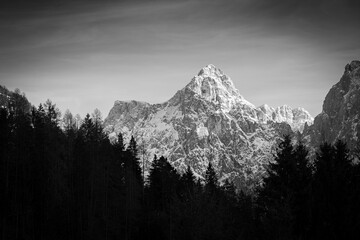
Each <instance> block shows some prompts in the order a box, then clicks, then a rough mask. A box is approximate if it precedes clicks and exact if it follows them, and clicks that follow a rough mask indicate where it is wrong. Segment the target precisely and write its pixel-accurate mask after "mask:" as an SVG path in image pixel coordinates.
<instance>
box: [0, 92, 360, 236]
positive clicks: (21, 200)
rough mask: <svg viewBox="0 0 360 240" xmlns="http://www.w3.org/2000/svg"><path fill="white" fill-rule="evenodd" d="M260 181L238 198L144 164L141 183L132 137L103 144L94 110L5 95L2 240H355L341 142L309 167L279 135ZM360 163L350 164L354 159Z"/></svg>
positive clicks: (156, 163) (355, 202) (356, 178)
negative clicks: (82, 113) (81, 112)
mask: <svg viewBox="0 0 360 240" xmlns="http://www.w3.org/2000/svg"><path fill="white" fill-rule="evenodd" d="M277 149H278V150H277V153H276V154H275V156H274V159H273V161H270V159H269V167H268V170H267V176H266V177H265V178H264V180H263V183H262V184H259V187H258V188H257V189H254V190H253V191H251V193H250V192H246V193H245V192H243V191H240V190H238V189H236V187H235V186H234V185H233V184H232V183H231V182H229V181H226V182H225V183H223V184H220V183H219V181H218V178H217V174H216V172H215V171H214V168H213V166H212V165H211V163H210V164H209V165H208V168H207V171H206V173H205V176H204V179H197V178H196V177H195V176H194V173H193V172H192V170H191V168H190V167H188V169H187V171H186V172H185V173H183V174H180V173H179V172H177V171H176V170H175V169H174V168H173V167H172V165H171V164H170V163H169V162H168V161H167V159H166V158H165V157H163V156H154V159H153V161H152V165H151V167H150V171H149V174H148V176H147V177H146V178H144V176H143V172H142V170H141V164H140V159H139V156H138V146H137V143H136V141H135V139H134V138H132V139H131V140H130V142H129V143H127V142H124V139H123V137H122V135H121V134H119V135H118V139H117V141H116V142H110V140H109V138H108V137H107V135H106V134H105V133H104V131H103V127H102V119H101V117H100V114H99V113H98V112H97V111H95V112H94V113H93V114H92V115H89V114H88V115H86V117H85V118H84V119H83V120H82V121H78V120H77V119H76V118H75V117H73V116H72V114H71V113H70V112H68V111H67V112H66V113H65V114H64V116H63V118H61V116H60V113H59V111H58V110H57V109H56V105H55V104H53V103H51V101H47V102H46V103H44V104H40V105H39V106H38V107H33V106H31V105H30V104H29V102H28V101H27V99H26V97H25V95H24V94H21V93H19V92H14V93H11V98H10V100H9V101H7V102H6V106H5V105H3V106H2V107H1V108H0V236H1V237H0V238H1V239H4V240H6V239H34V240H35V239H36V240H43V239H53V240H57V239H59V240H60V239H74V240H75V239H76V240H85V239H86V240H89V239H104V240H108V239H126V240H127V239H169V240H171V239H174V240H175V239H188V240H202V239H204V240H205V239H206V240H212V239H214V240H220V239H224V240H227V239H229V240H230V239H232V240H234V239H328V240H329V239H358V236H359V235H360V165H359V164H356V161H355V159H356V156H355V155H354V154H350V151H349V149H348V148H347V146H346V143H344V142H342V141H340V140H339V141H337V142H336V143H335V144H328V143H323V144H322V145H321V146H320V148H319V150H318V151H317V153H316V155H315V158H314V160H310V156H309V150H308V149H307V148H306V147H305V146H304V145H303V143H301V142H297V143H295V144H294V143H293V142H292V139H291V137H290V136H284V138H283V140H282V141H281V142H280V143H279V145H278V146H277ZM357 157H359V156H357Z"/></svg>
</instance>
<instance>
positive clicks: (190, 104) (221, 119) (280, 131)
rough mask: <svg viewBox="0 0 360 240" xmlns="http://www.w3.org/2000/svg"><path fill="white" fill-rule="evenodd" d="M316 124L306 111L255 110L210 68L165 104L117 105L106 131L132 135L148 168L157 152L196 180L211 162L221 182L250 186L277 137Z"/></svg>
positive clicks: (263, 107) (222, 75) (228, 80)
mask: <svg viewBox="0 0 360 240" xmlns="http://www.w3.org/2000/svg"><path fill="white" fill-rule="evenodd" d="M312 120H313V119H312V118H311V116H310V114H309V113H308V112H307V111H305V110H304V109H302V108H297V109H291V108H290V107H288V106H282V107H279V108H276V109H274V108H271V107H269V106H267V105H263V106H261V107H259V108H256V107H255V106H254V105H253V104H251V103H250V102H248V101H247V100H245V99H244V98H243V97H242V96H241V95H240V93H239V91H238V90H237V89H236V88H235V87H234V84H233V82H232V81H231V79H230V78H229V77H228V76H227V75H225V74H224V73H223V72H222V71H221V70H220V69H218V68H216V67H215V66H213V65H211V64H210V65H208V66H206V67H204V68H203V69H202V70H201V71H200V72H199V73H198V75H196V76H195V77H194V78H193V79H192V80H191V81H190V83H189V84H188V85H187V86H185V87H184V88H183V89H181V90H179V91H178V92H177V93H176V94H175V95H174V96H173V97H172V98H171V99H170V100H169V101H167V102H165V103H162V104H148V103H144V102H138V101H130V102H123V101H116V102H115V104H114V107H113V108H112V109H111V110H110V113H109V116H108V117H107V118H106V120H105V126H106V128H105V129H106V131H107V132H108V133H109V134H110V137H111V138H115V136H116V135H117V133H119V132H121V133H123V134H124V135H125V138H127V139H129V137H130V136H131V135H134V136H135V138H136V139H137V141H138V144H139V146H140V155H141V156H140V157H141V158H143V159H145V162H146V166H145V168H146V169H148V167H149V166H150V162H151V160H152V158H153V154H158V155H164V156H166V157H168V158H169V161H170V162H171V163H172V164H173V165H174V166H175V167H176V168H177V169H178V170H180V171H184V170H185V169H186V166H187V165H190V166H191V167H192V169H193V170H194V172H195V173H196V174H197V175H198V176H202V175H203V173H204V172H205V170H206V167H207V165H208V163H209V161H210V162H212V164H213V165H214V167H215V169H216V170H217V172H218V174H219V176H220V179H221V180H224V179H226V178H229V179H231V180H234V181H235V183H236V184H237V185H238V186H244V185H246V186H248V187H251V186H252V185H254V184H256V183H257V182H258V179H259V177H261V176H262V175H263V174H264V172H265V166H266V165H267V163H268V161H269V159H271V157H272V151H273V150H274V149H273V146H274V145H275V143H276V141H277V140H278V139H279V137H281V136H282V135H284V134H288V133H292V129H291V127H292V128H293V129H294V130H295V131H296V130H302V129H303V128H304V125H305V123H308V124H311V123H312Z"/></svg>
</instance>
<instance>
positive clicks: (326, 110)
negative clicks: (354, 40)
mask: <svg viewBox="0 0 360 240" xmlns="http://www.w3.org/2000/svg"><path fill="white" fill-rule="evenodd" d="M303 136H304V139H305V140H306V141H307V142H308V144H309V145H310V146H313V147H318V146H319V145H320V144H321V143H323V142H325V141H326V142H328V143H334V142H335V141H336V140H337V139H342V140H345V141H346V142H347V144H348V146H349V148H350V149H354V148H356V147H357V146H359V139H360V61H352V62H351V63H350V64H347V65H346V66H345V71H344V74H343V76H342V77H341V79H340V81H339V82H338V83H336V84H335V85H334V86H333V87H332V88H331V89H330V91H329V93H328V94H327V95H326V97H325V100H324V103H323V109H322V112H321V113H320V114H319V115H317V116H316V117H315V120H314V124H313V125H312V126H310V127H305V130H304V133H303Z"/></svg>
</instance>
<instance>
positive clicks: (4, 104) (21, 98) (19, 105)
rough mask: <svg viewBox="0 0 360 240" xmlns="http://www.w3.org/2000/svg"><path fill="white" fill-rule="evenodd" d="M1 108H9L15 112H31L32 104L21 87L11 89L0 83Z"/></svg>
mask: <svg viewBox="0 0 360 240" xmlns="http://www.w3.org/2000/svg"><path fill="white" fill-rule="evenodd" d="M0 108H9V109H11V110H12V111H15V112H18V111H19V112H30V109H31V104H30V102H29V101H28V100H27V98H26V96H25V94H24V93H21V92H20V90H19V89H16V90H15V91H10V90H8V89H7V88H6V87H4V86H1V85H0Z"/></svg>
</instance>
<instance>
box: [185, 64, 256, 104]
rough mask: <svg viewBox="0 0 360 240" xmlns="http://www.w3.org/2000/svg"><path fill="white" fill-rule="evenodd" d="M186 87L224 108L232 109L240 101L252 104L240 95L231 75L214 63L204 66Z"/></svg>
mask: <svg viewBox="0 0 360 240" xmlns="http://www.w3.org/2000/svg"><path fill="white" fill-rule="evenodd" d="M185 88H186V89H189V90H190V91H192V92H194V93H195V95H196V96H198V97H200V98H202V99H205V100H207V101H209V102H213V103H215V104H218V105H219V106H220V108H221V109H223V110H230V109H231V108H232V106H233V105H234V103H235V102H238V101H244V102H246V104H250V103H248V102H247V101H246V100H245V99H244V98H243V97H242V96H241V95H240V93H239V91H238V90H237V89H236V88H235V86H234V83H233V82H232V80H231V79H230V77H228V76H227V75H226V74H225V73H224V72H223V71H222V70H220V69H219V68H217V67H215V66H214V65H213V64H209V65H207V66H205V67H203V68H202V69H201V70H200V72H199V73H198V74H197V76H195V77H193V79H192V80H191V82H190V83H189V84H188V85H187V86H186V87H185ZM251 105H252V104H251Z"/></svg>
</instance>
